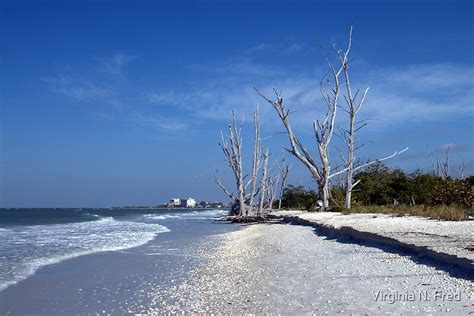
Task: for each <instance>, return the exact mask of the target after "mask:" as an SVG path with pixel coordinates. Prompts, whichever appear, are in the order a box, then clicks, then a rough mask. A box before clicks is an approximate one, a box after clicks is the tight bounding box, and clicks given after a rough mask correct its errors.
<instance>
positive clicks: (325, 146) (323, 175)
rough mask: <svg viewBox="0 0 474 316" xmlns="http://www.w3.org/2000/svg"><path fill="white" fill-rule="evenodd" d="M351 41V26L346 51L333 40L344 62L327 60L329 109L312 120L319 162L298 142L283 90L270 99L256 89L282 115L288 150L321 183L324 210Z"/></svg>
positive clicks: (320, 190)
mask: <svg viewBox="0 0 474 316" xmlns="http://www.w3.org/2000/svg"><path fill="white" fill-rule="evenodd" d="M351 43H352V27H351V29H350V32H349V43H348V46H347V48H346V50H345V51H341V50H339V49H338V48H337V47H336V45H335V44H334V43H333V45H332V46H333V48H334V51H335V52H336V54H337V55H338V56H339V59H340V62H341V65H340V66H338V68H334V66H333V65H332V64H331V62H330V61H329V59H328V58H326V62H327V64H328V68H329V70H330V72H331V76H332V77H331V81H329V80H327V82H328V84H327V85H328V88H329V89H328V91H327V92H324V84H323V80H321V82H320V91H321V95H322V96H323V98H324V101H325V103H326V107H327V111H326V115H325V118H324V120H323V122H322V123H321V122H320V121H319V120H316V121H314V123H313V130H314V135H315V137H316V142H317V144H318V152H319V158H320V163H317V162H316V160H315V159H313V157H312V156H311V154H310V153H309V151H308V150H307V149H306V148H305V147H304V146H303V145H302V143H301V142H300V141H299V139H298V138H297V137H296V135H295V133H294V132H293V130H292V128H291V124H290V121H289V119H288V115H289V111H288V110H287V109H286V108H285V106H284V104H283V98H282V96H281V93H280V92H277V91H276V90H274V92H275V95H276V101H272V100H270V99H268V98H267V97H266V96H265V95H264V94H263V93H262V92H260V91H259V90H258V89H257V88H254V89H255V91H257V93H258V94H259V95H260V96H262V97H263V98H264V99H265V100H266V101H267V102H269V103H270V104H271V105H272V106H273V108H274V109H275V111H276V112H277V114H278V116H279V117H280V120H281V121H282V123H283V126H284V127H285V129H286V132H287V134H288V139H289V141H290V148H289V149H287V151H288V152H290V153H291V154H292V155H293V156H295V157H296V158H298V160H300V161H301V162H302V163H303V164H304V165H305V166H306V167H307V168H308V169H309V171H310V172H311V174H312V176H313V178H314V179H315V181H316V183H317V184H318V192H319V195H320V199H321V200H322V205H321V208H320V210H321V211H324V210H326V209H327V208H328V206H329V199H330V189H329V177H330V171H331V164H330V160H329V144H330V142H331V139H332V135H333V132H334V124H335V119H336V111H337V108H338V101H339V95H340V82H339V76H340V74H341V72H342V70H343V67H344V65H346V64H347V63H348V55H349V52H350V49H351ZM323 79H324V78H323Z"/></svg>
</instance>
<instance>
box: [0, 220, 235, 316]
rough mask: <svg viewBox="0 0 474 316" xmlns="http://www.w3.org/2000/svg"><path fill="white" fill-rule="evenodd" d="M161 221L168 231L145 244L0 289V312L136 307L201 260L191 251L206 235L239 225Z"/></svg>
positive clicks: (47, 269) (65, 264)
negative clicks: (150, 294)
mask: <svg viewBox="0 0 474 316" xmlns="http://www.w3.org/2000/svg"><path fill="white" fill-rule="evenodd" d="M165 225H166V226H167V227H168V228H169V229H170V231H169V232H166V233H161V234H157V235H156V236H155V238H154V239H153V240H151V241H149V242H148V243H146V244H144V245H141V246H138V247H134V248H128V249H124V250H119V251H106V252H96V253H92V254H88V255H83V256H79V257H74V258H71V259H67V260H64V261H61V262H58V263H54V264H51V265H47V266H43V267H41V268H39V269H38V270H37V271H36V273H35V274H34V275H32V276H30V277H28V278H26V279H24V280H22V281H20V282H18V283H16V284H14V285H11V286H9V287H8V288H6V289H5V290H2V291H0V314H2V315H64V314H81V315H82V314H87V315H88V314H97V313H99V314H104V313H105V314H112V315H113V314H127V313H132V311H134V312H135V311H136V312H138V311H140V310H141V307H140V306H141V305H143V306H145V305H147V304H149V300H150V298H149V293H151V292H153V291H154V290H155V289H157V288H166V287H169V286H172V284H174V283H177V282H180V281H181V280H182V279H183V278H184V277H185V275H186V273H187V272H188V270H190V269H191V268H192V267H193V266H195V265H197V264H199V263H200V262H201V261H202V260H203V258H201V257H198V256H196V255H195V253H197V252H199V251H198V249H199V248H200V247H201V245H204V244H205V243H203V241H204V240H207V239H209V238H210V236H213V235H219V234H223V233H226V232H229V231H233V230H235V229H237V227H235V226H232V225H229V224H226V223H217V222H214V221H213V220H209V219H204V220H193V219H191V220H173V219H170V220H167V221H166V224H165ZM209 245H210V246H211V245H212V244H209ZM204 251H210V249H207V250H201V252H204Z"/></svg>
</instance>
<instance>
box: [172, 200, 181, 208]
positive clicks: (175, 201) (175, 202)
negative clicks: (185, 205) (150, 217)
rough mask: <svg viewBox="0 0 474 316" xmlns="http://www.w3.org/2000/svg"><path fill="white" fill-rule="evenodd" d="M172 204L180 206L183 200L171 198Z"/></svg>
mask: <svg viewBox="0 0 474 316" xmlns="http://www.w3.org/2000/svg"><path fill="white" fill-rule="evenodd" d="M170 205H171V206H176V207H178V206H180V205H181V201H180V200H179V199H178V198H172V199H171V200H170Z"/></svg>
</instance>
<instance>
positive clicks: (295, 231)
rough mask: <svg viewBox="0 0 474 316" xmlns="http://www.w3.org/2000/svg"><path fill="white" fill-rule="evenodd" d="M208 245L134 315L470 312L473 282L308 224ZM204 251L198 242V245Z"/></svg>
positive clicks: (252, 231)
mask: <svg viewBox="0 0 474 316" xmlns="http://www.w3.org/2000/svg"><path fill="white" fill-rule="evenodd" d="M216 238H217V240H218V247H217V248H216V249H215V251H210V252H209V248H207V247H205V248H207V251H203V252H200V253H199V252H196V253H195V254H196V255H197V256H201V257H203V258H205V259H206V262H205V263H203V264H201V265H198V266H196V268H194V269H192V271H191V272H190V273H189V274H188V276H187V277H186V278H185V279H184V281H183V282H180V283H178V284H176V285H174V286H172V287H169V288H167V289H163V288H156V290H155V291H152V292H150V293H149V295H150V302H151V303H150V304H149V305H148V306H142V307H141V308H138V307H137V308H135V309H132V311H133V312H136V313H143V312H146V313H151V314H154V313H163V312H207V313H283V314H312V313H316V314H334V313H342V314H383V313H389V314H393V313H395V314H399V313H407V314H425V313H440V312H453V313H455V314H468V313H472V312H474V304H473V303H474V302H473V292H474V284H473V282H471V281H469V280H467V279H465V278H457V277H453V276H452V275H450V274H449V273H448V272H446V271H444V270H441V269H437V268H435V267H434V266H431V265H429V264H428V265H427V264H422V263H419V262H417V260H416V258H415V260H412V258H411V257H410V256H406V255H400V254H397V253H390V252H385V251H383V250H381V249H379V248H377V247H370V246H366V245H365V246H364V245H359V244H356V243H352V242H351V241H350V240H347V241H344V240H341V239H339V240H338V241H336V240H330V239H327V237H326V236H321V235H318V234H316V233H315V231H314V229H312V228H310V227H305V226H298V225H289V224H255V225H250V226H247V227H245V228H243V229H241V230H239V231H235V232H230V233H226V234H224V235H219V236H213V237H211V238H210V239H209V240H208V241H207V242H208V243H215V242H216ZM203 249H204V248H203Z"/></svg>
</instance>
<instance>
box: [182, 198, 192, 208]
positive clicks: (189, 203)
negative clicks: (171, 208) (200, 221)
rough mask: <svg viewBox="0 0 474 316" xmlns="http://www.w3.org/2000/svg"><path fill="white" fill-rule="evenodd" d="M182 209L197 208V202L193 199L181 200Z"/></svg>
mask: <svg viewBox="0 0 474 316" xmlns="http://www.w3.org/2000/svg"><path fill="white" fill-rule="evenodd" d="M180 206H181V207H195V206H196V200H195V199H193V198H187V199H183V200H181V205H180Z"/></svg>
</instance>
